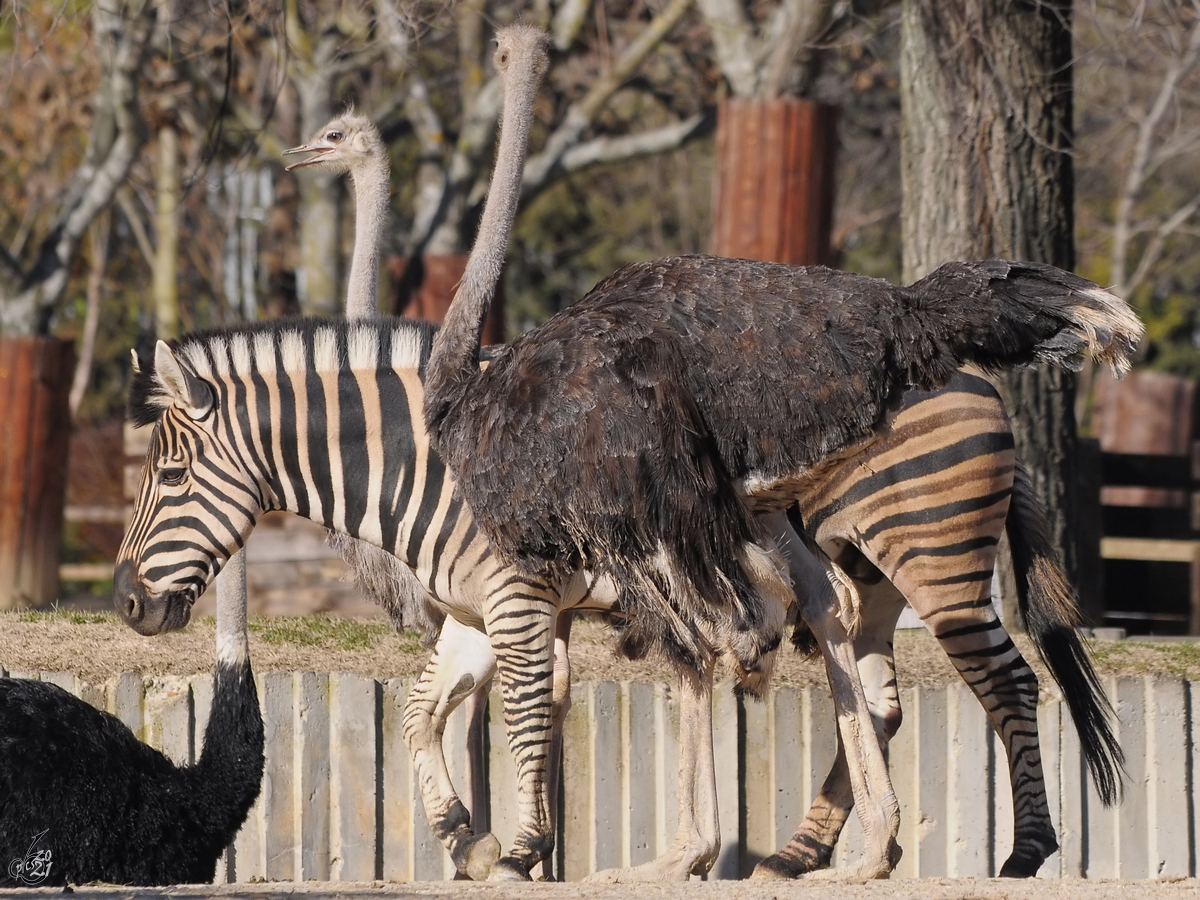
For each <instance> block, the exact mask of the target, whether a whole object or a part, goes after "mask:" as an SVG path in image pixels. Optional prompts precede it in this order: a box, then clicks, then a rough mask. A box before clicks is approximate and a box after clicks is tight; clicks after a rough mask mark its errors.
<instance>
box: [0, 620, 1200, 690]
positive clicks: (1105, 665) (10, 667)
mask: <svg viewBox="0 0 1200 900" xmlns="http://www.w3.org/2000/svg"><path fill="white" fill-rule="evenodd" d="M214 625H215V623H214V621H213V620H212V619H211V618H202V619H200V620H199V621H197V622H193V623H192V624H191V625H189V626H188V627H187V628H186V629H184V630H183V631H180V632H176V633H173V634H166V635H161V636H159V637H153V638H146V637H142V636H140V635H138V634H135V633H134V632H133V631H131V630H130V629H128V628H126V627H125V626H124V625H123V624H121V623H120V622H119V621H118V620H117V619H116V617H115V616H113V615H112V614H108V613H83V612H51V613H30V612H25V613H0V668H3V669H5V670H7V671H10V672H13V671H15V672H34V671H44V672H74V673H75V674H77V675H79V676H80V677H81V678H83V679H84V680H85V681H89V682H92V683H101V682H103V681H105V680H106V679H108V678H109V677H110V676H111V675H114V674H117V673H119V672H138V673H141V674H144V675H168V674H170V675H195V674H200V673H204V672H211V671H212V665H213V651H214ZM250 632H251V634H250V652H251V659H252V661H253V664H254V667H255V669H256V670H257V671H260V672H268V671H277V672H278V671H284V672H286V671H323V672H353V673H357V674H362V675H371V676H374V677H376V678H395V677H404V676H409V675H415V674H416V673H418V672H419V671H420V670H421V669H422V668H423V667H424V665H425V662H426V660H427V659H428V655H429V654H428V651H427V650H425V649H424V648H422V647H421V645H420V642H419V641H418V640H417V637H416V635H414V634H411V633H407V634H403V635H398V634H396V633H395V632H394V631H393V630H392V629H391V628H390V626H389V625H388V624H387V622H386V621H384V620H382V619H376V618H346V617H333V616H323V615H322V616H317V615H314V616H305V617H262V618H252V619H251V622H250ZM1016 640H1017V642H1018V644H1020V646H1021V649H1022V651H1023V652H1024V653H1025V656H1026V658H1027V659H1029V660H1031V661H1032V662H1033V663H1034V665H1035V667H1036V668H1038V670H1039V676H1040V677H1042V683H1043V686H1048V685H1050V683H1051V682H1050V680H1049V678H1048V676H1045V672H1044V670H1042V669H1041V667H1040V663H1038V662H1037V659H1036V653H1035V652H1034V651H1033V649H1032V647H1031V646H1030V645H1029V643H1028V642H1027V641H1025V640H1024V639H1023V638H1017V639H1016ZM1091 644H1092V649H1093V654H1094V656H1095V658H1096V663H1097V668H1098V669H1099V671H1100V672H1101V674H1106V675H1109V674H1111V675H1154V674H1159V675H1162V676H1164V677H1182V678H1186V679H1189V680H1192V681H1200V641H1153V642H1152V641H1135V640H1126V641H1093V642H1091ZM571 659H572V667H573V676H574V679H575V680H577V681H590V680H601V679H612V680H616V681H662V680H665V679H667V678H668V675H667V670H666V669H665V668H664V666H663V665H662V663H661V662H659V661H657V660H654V659H647V660H639V661H629V660H623V659H619V658H617V657H616V656H615V655H614V653H613V651H612V636H611V632H610V631H609V630H608V628H607V627H606V626H605V625H604V624H603V623H602V622H599V621H594V620H593V621H588V620H584V621H580V622H578V623H577V624H576V626H575V628H574V633H573V635H572V641H571ZM896 659H897V664H898V668H899V671H898V680H899V682H900V684H901V686H902V687H907V686H911V685H917V684H920V685H928V686H937V685H942V684H946V683H948V682H950V681H953V680H955V679H956V678H957V677H958V676H957V675H956V673H955V672H954V670H953V668H951V666H950V663H949V661H948V660H947V658H946V655H945V654H944V653H943V652H942V650H941V648H940V647H939V646H938V644H937V642H936V641H934V640H933V638H932V637H931V636H930V635H929V634H928V633H927V632H924V631H920V630H912V631H901V632H899V633H898V634H897V636H896ZM824 680H825V675H824V670H823V668H822V666H821V665H820V663H819V662H817V661H814V660H810V659H807V658H805V657H804V656H802V655H800V654H798V653H796V652H794V651H792V650H791V649H790V648H789V649H786V650H785V651H784V652H783V653H781V654H780V660H779V664H778V666H777V668H776V679H775V681H776V683H782V684H799V685H804V684H822V683H824Z"/></svg>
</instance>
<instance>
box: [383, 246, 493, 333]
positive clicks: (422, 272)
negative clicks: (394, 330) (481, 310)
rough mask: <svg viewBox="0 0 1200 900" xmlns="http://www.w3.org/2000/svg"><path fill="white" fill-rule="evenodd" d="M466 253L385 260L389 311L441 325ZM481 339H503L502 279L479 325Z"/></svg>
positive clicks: (459, 276) (462, 267)
mask: <svg viewBox="0 0 1200 900" xmlns="http://www.w3.org/2000/svg"><path fill="white" fill-rule="evenodd" d="M467 257H468V254H466V253H454V254H450V255H448V256H422V257H421V258H419V259H415V260H414V259H409V258H408V257H406V256H394V257H392V259H391V260H390V262H389V263H388V271H389V272H390V274H391V276H392V311H393V312H395V314H396V315H398V316H408V317H409V318H412V319H424V320H425V321H427V322H436V323H438V324H441V322H442V320H443V319H444V318H445V316H446V310H448V309H449V308H450V301H451V300H453V299H454V292H455V291H456V290H457V289H458V283H459V282H460V281H462V276H463V272H464V271H465V270H466V268H467ZM483 342H484V343H485V344H501V343H503V342H504V281H503V279H501V281H500V283H499V284H497V285H496V296H495V297H494V298H492V306H491V309H489V310H488V316H487V321H486V322H484V325H483Z"/></svg>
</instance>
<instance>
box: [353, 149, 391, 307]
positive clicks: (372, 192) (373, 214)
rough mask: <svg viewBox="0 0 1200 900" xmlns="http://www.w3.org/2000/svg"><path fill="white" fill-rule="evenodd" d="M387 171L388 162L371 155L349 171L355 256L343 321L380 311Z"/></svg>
mask: <svg viewBox="0 0 1200 900" xmlns="http://www.w3.org/2000/svg"><path fill="white" fill-rule="evenodd" d="M390 175H391V172H390V169H389V167H388V163H387V159H386V158H384V157H382V156H380V155H378V154H376V153H374V152H372V153H371V154H370V155H368V156H367V157H366V158H365V160H364V162H363V163H362V164H361V165H359V166H356V167H355V168H353V169H351V170H350V178H351V179H352V180H353V181H354V257H353V259H352V260H351V262H350V278H349V284H348V286H347V291H346V318H348V319H356V318H360V317H362V316H373V315H376V314H377V313H378V312H379V301H378V299H377V297H378V282H379V245H380V240H381V238H382V236H383V223H384V221H385V219H386V218H387V208H388V185H389V180H390Z"/></svg>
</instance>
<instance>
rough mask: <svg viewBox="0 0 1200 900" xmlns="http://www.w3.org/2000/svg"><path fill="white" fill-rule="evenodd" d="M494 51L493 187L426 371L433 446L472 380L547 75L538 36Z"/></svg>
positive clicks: (510, 34)
mask: <svg viewBox="0 0 1200 900" xmlns="http://www.w3.org/2000/svg"><path fill="white" fill-rule="evenodd" d="M498 43H499V50H498V51H497V53H496V57H497V64H498V65H500V66H501V78H502V81H503V84H504V106H503V109H502V112H501V119H500V140H499V144H498V147H497V151H496V165H495V168H494V170H493V172H492V185H491V189H490V190H489V191H488V197H487V202H486V203H485V204H484V207H483V216H482V218H481V220H480V223H479V234H478V236H477V237H476V239H475V246H474V247H472V248H471V255H470V257H469V258H468V259H467V266H466V271H465V272H464V273H463V277H462V281H461V283H460V284H459V288H458V291H457V292H456V293H455V295H454V301H453V302H452V303H451V304H450V309H449V311H448V312H447V313H446V319H445V322H444V324H443V325H442V328H441V330H440V331H439V332H438V336H437V340H436V341H435V342H434V345H433V351H432V354H431V355H430V359H429V364H428V366H427V368H426V381H425V389H426V420H427V422H428V424H429V426H430V429H431V434H432V436H433V437H434V438H435V439H436V438H437V436H438V431H439V425H440V423H441V419H442V413H443V412H444V410H445V408H446V406H447V404H449V403H452V402H453V399H454V397H455V396H457V395H458V394H460V393H461V392H462V391H465V390H466V386H467V383H468V377H469V376H470V375H471V374H472V373H477V372H478V362H479V348H480V345H481V338H482V335H483V324H484V320H485V319H486V318H487V313H488V308H489V307H490V306H491V302H492V297H493V296H494V294H495V291H496V284H497V283H498V282H499V280H500V273H501V270H502V269H503V267H504V257H505V254H506V253H507V251H508V239H509V235H510V234H511V232H512V225H513V219H514V218H515V217H516V212H517V203H518V201H519V200H520V196H521V178H522V175H523V174H524V171H525V151H526V147H527V145H528V143H529V128H530V124H531V122H532V121H533V103H534V97H535V95H536V94H537V89H538V85H539V83H540V81H541V75H542V73H543V72H544V71H545V67H546V55H545V49H544V47H545V45H544V36H542V35H540V34H539V33H538V32H536V31H535V30H534V29H529V28H521V27H519V26H518V27H515V28H511V29H506V33H502V34H501V35H500V36H499V38H498ZM431 413H432V414H431Z"/></svg>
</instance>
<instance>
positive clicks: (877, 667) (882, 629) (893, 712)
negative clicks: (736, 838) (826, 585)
mask: <svg viewBox="0 0 1200 900" xmlns="http://www.w3.org/2000/svg"><path fill="white" fill-rule="evenodd" d="M842 577H844V578H849V576H845V575H843V576H842ZM854 587H855V589H856V591H857V593H858V595H859V600H858V608H859V609H861V611H862V624H861V627H860V629H859V632H858V634H857V635H856V636H855V638H854V641H853V645H854V657H855V659H856V661H857V668H858V674H859V677H860V679H861V682H862V686H863V694H864V696H865V699H866V702H867V705H868V707H869V708H870V712H871V720H872V722H873V724H874V727H875V735H876V737H877V738H878V740H879V742H880V744H881V745H882V746H884V747H886V746H887V743H888V741H889V740H891V738H892V736H894V735H895V733H896V731H897V730H898V729H899V728H900V721H901V710H900V696H899V693H898V690H897V686H896V664H895V660H894V659H893V656H892V635H893V634H894V633H895V630H896V620H897V619H898V618H899V617H900V612H901V611H902V610H903V609H904V598H903V597H902V596H901V595H900V593H899V592H898V591H897V590H896V589H895V588H894V587H892V585H891V583H890V582H888V581H886V580H882V581H881V582H880V583H878V584H862V583H859V582H854ZM806 621H807V620H806ZM872 756H873V754H872ZM854 801H855V794H854V788H853V785H852V783H851V778H850V771H849V769H848V767H847V765H846V752H845V746H844V744H843V741H842V735H841V731H840V729H839V734H838V750H837V758H836V759H835V760H834V763H833V767H832V768H831V769H830V772H829V774H828V776H827V777H826V779H825V782H824V784H823V785H822V786H821V791H820V793H819V794H818V795H817V797H816V798H815V799H814V800H813V803H812V806H811V807H810V808H809V810H808V813H807V814H806V815H805V817H804V821H803V822H801V823H800V826H799V827H798V828H797V829H796V833H795V834H794V835H793V836H792V839H791V840H790V841H789V842H788V843H787V845H786V846H785V847H783V848H782V849H781V850H779V851H778V852H777V853H773V854H772V855H770V856H768V857H767V858H766V859H764V860H763V861H762V862H760V863H759V864H758V866H757V867H756V868H755V870H754V873H753V874H752V875H751V878H754V879H791V878H797V877H799V876H801V875H804V874H806V873H809V872H813V871H816V870H817V869H823V868H825V867H826V866H828V865H829V861H830V858H831V856H832V855H833V848H834V845H835V844H836V843H837V840H838V836H839V835H840V834H841V832H842V828H843V827H844V826H845V824H846V820H847V819H848V818H849V816H850V810H851V809H852V808H853V807H854ZM860 809H861V807H860ZM885 830H886V829H885ZM874 844H875V850H874V852H875V854H876V859H877V860H878V858H879V853H880V848H879V846H878V845H879V841H877V840H876V841H874ZM895 850H896V854H897V855H896V858H895V859H893V860H892V862H891V864H892V865H893V866H894V864H895V862H897V861H898V855H899V852H900V848H899V847H898V846H897V847H896V848H895ZM865 864H866V861H864V866H865ZM855 874H859V875H862V876H864V877H866V874H867V873H865V872H863V871H862V868H860V869H859V870H858V872H857V873H850V875H849V876H847V877H854V875H855ZM884 874H886V873H883V874H879V875H878V876H877V877H884ZM835 877H842V876H835Z"/></svg>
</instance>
